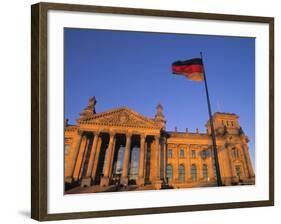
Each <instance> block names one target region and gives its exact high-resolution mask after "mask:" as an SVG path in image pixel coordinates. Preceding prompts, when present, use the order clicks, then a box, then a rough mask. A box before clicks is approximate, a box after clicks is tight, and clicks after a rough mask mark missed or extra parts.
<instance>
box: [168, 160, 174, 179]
mask: <svg viewBox="0 0 281 224" xmlns="http://www.w3.org/2000/svg"><path fill="white" fill-rule="evenodd" d="M167 178H168V181H169V182H170V181H172V180H173V167H172V165H170V164H169V165H167Z"/></svg>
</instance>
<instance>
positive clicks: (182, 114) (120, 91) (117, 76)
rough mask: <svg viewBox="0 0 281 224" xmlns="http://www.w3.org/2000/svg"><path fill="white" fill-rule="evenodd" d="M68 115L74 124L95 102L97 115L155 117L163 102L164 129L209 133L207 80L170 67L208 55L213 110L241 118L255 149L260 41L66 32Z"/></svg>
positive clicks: (71, 29) (80, 31)
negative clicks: (125, 110)
mask: <svg viewBox="0 0 281 224" xmlns="http://www.w3.org/2000/svg"><path fill="white" fill-rule="evenodd" d="M64 38H65V42H64V43H65V54H64V59H65V60H64V61H65V74H64V75H65V117H66V118H68V119H69V122H70V123H75V120H76V119H77V118H78V117H79V112H81V111H82V110H83V108H84V107H85V106H86V105H87V103H88V99H89V98H90V97H91V96H96V99H97V105H96V111H97V112H102V111H106V110H109V109H111V108H115V107H121V106H128V107H129V108H131V109H133V110H135V111H137V112H139V113H141V114H143V115H145V116H149V117H154V115H155V112H156V109H155V107H156V105H157V104H158V103H161V104H162V105H163V107H164V114H165V117H166V120H167V128H166V129H167V130H174V127H175V126H177V128H178V131H185V128H186V127H188V128H189V131H191V132H195V130H196V128H199V131H201V132H205V131H206V128H205V123H206V121H207V120H208V110H207V102H206V96H205V90H204V84H203V82H194V81H189V80H187V79H186V78H184V77H183V76H175V75H172V73H171V64H172V63H173V62H174V61H176V60H186V59H191V58H194V57H199V56H200V51H202V52H203V56H204V65H205V71H206V75H207V80H208V87H209V94H210V98H211V104H212V111H213V113H214V112H216V111H221V112H231V113H236V114H237V115H238V116H240V119H239V121H240V124H241V126H242V128H243V129H244V131H245V133H246V134H247V135H248V136H249V139H250V150H251V157H252V160H253V162H254V148H255V144H254V142H255V39H254V38H245V37H243V38H241V37H224V36H206V35H186V34H184V35H183V34H160V33H146V32H125V31H122V32H121V31H105V30H93V29H76V28H65V31H64Z"/></svg>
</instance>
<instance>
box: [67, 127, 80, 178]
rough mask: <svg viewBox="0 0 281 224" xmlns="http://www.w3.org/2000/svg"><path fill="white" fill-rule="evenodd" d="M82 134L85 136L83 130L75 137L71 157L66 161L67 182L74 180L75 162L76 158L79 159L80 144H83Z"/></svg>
mask: <svg viewBox="0 0 281 224" xmlns="http://www.w3.org/2000/svg"><path fill="white" fill-rule="evenodd" d="M82 136H83V132H82V131H79V130H78V131H77V135H76V137H75V138H74V141H73V144H72V148H71V150H70V155H71V156H70V158H69V159H68V160H67V161H65V163H66V167H65V169H66V172H67V174H66V178H65V179H66V180H65V181H66V182H68V183H70V182H72V180H73V179H72V177H73V173H74V167H75V163H76V160H77V156H78V153H79V148H80V145H81V141H82Z"/></svg>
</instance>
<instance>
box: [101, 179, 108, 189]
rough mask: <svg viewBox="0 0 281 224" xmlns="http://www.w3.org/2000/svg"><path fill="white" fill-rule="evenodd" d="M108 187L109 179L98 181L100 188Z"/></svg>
mask: <svg viewBox="0 0 281 224" xmlns="http://www.w3.org/2000/svg"><path fill="white" fill-rule="evenodd" d="M108 185H109V177H102V178H101V180H100V186H101V187H107V186H108Z"/></svg>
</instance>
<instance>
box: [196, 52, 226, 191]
mask: <svg viewBox="0 0 281 224" xmlns="http://www.w3.org/2000/svg"><path fill="white" fill-rule="evenodd" d="M200 55H201V60H202V67H203V77H204V83H205V90H206V97H207V103H208V110H209V121H210V127H211V136H212V141H213V148H214V159H215V167H216V173H217V185H218V186H222V181H221V174H220V166H219V158H218V150H217V143H216V136H215V129H214V124H213V117H212V111H211V103H210V98H209V92H208V85H207V78H206V74H205V68H204V63H203V56H202V52H200Z"/></svg>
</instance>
